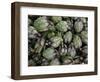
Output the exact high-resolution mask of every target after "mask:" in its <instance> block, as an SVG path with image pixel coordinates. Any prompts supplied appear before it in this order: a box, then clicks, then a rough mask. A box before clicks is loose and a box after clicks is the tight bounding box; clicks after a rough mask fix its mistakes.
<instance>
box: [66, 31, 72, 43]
mask: <svg viewBox="0 0 100 82" xmlns="http://www.w3.org/2000/svg"><path fill="white" fill-rule="evenodd" d="M71 40H72V33H71V32H70V31H68V32H66V33H65V35H64V41H65V43H67V42H68V43H70V42H71Z"/></svg>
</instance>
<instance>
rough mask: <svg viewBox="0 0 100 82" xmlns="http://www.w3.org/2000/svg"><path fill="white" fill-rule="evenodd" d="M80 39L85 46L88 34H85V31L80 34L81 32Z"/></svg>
mask: <svg viewBox="0 0 100 82" xmlns="http://www.w3.org/2000/svg"><path fill="white" fill-rule="evenodd" d="M81 38H82V41H83V42H84V43H85V44H87V42H88V34H87V32H86V31H82V32H81Z"/></svg>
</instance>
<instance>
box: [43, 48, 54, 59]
mask: <svg viewBox="0 0 100 82" xmlns="http://www.w3.org/2000/svg"><path fill="white" fill-rule="evenodd" d="M54 56H55V51H54V49H53V48H47V49H46V50H44V51H43V57H44V58H46V59H48V60H51V59H54Z"/></svg>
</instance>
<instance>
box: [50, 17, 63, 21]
mask: <svg viewBox="0 0 100 82" xmlns="http://www.w3.org/2000/svg"><path fill="white" fill-rule="evenodd" d="M51 19H52V21H53V22H54V23H58V22H60V21H61V20H62V17H60V16H53V17H51Z"/></svg>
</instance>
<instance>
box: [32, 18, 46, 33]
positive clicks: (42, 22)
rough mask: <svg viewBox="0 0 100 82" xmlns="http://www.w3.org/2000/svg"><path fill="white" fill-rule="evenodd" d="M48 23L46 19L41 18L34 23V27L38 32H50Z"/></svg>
mask: <svg viewBox="0 0 100 82" xmlns="http://www.w3.org/2000/svg"><path fill="white" fill-rule="evenodd" d="M47 26H48V21H47V20H46V18H45V17H39V18H37V19H36V20H35V21H34V27H35V28H36V30H37V31H39V32H42V31H46V30H48V28H47Z"/></svg>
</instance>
